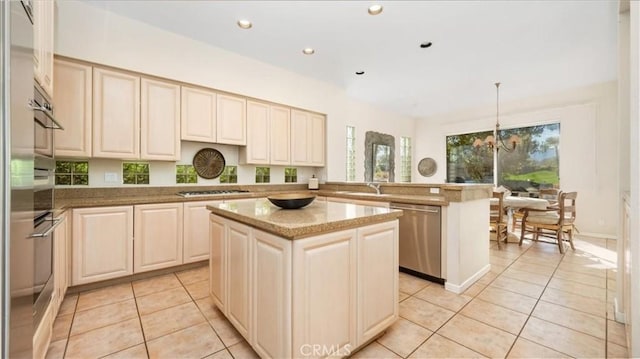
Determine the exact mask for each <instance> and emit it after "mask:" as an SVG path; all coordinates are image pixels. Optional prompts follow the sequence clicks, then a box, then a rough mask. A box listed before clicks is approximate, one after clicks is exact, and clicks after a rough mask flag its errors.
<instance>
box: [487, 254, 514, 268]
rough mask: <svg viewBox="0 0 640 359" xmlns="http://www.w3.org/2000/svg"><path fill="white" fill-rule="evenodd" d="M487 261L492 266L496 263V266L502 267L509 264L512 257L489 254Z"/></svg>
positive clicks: (511, 261)
mask: <svg viewBox="0 0 640 359" xmlns="http://www.w3.org/2000/svg"><path fill="white" fill-rule="evenodd" d="M489 263H490V264H491V267H493V266H494V265H498V266H502V267H508V266H509V265H511V263H513V259H508V258H502V257H498V256H494V255H490V256H489Z"/></svg>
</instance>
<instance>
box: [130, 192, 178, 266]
mask: <svg viewBox="0 0 640 359" xmlns="http://www.w3.org/2000/svg"><path fill="white" fill-rule="evenodd" d="M134 218H135V224H134V231H133V233H134V238H135V241H134V246H133V271H134V273H140V272H146V271H150V270H154V269H160V268H167V267H173V266H177V265H180V264H182V203H159V204H144V205H136V206H135V210H134Z"/></svg>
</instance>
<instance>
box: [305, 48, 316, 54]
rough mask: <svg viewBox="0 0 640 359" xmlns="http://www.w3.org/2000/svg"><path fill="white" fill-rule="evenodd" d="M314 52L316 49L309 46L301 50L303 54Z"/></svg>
mask: <svg viewBox="0 0 640 359" xmlns="http://www.w3.org/2000/svg"><path fill="white" fill-rule="evenodd" d="M315 52H316V50H314V49H312V48H310V47H306V48H304V49H303V50H302V53H303V54H305V55H313V54H314V53H315Z"/></svg>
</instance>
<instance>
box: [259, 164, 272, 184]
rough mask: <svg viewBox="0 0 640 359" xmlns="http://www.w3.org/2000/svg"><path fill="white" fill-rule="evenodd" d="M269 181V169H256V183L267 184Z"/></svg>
mask: <svg viewBox="0 0 640 359" xmlns="http://www.w3.org/2000/svg"><path fill="white" fill-rule="evenodd" d="M270 181H271V169H270V168H269V167H256V183H269V182H270Z"/></svg>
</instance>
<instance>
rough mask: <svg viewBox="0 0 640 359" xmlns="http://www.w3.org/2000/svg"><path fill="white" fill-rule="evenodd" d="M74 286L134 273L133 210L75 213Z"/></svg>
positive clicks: (90, 210)
mask: <svg viewBox="0 0 640 359" xmlns="http://www.w3.org/2000/svg"><path fill="white" fill-rule="evenodd" d="M72 226H73V254H72V257H73V260H72V263H73V264H72V272H73V279H72V281H71V284H72V285H79V284H86V283H91V282H97V281H101V280H105V279H110V278H117V277H122V276H125V275H129V274H133V207H132V206H121V207H98V208H79V209H74V210H73V221H72Z"/></svg>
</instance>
